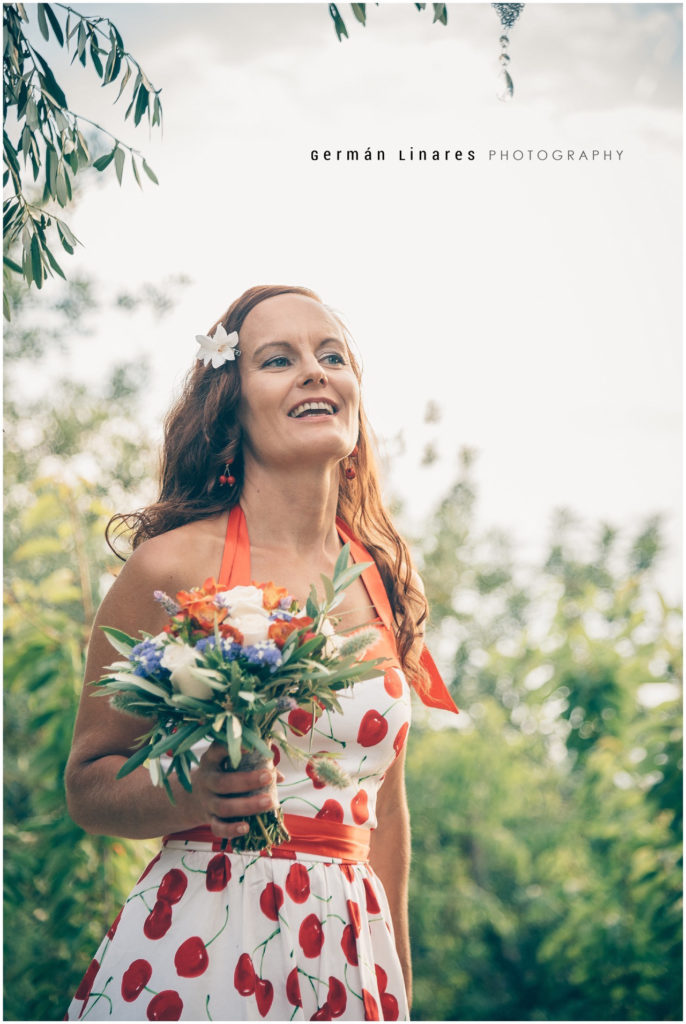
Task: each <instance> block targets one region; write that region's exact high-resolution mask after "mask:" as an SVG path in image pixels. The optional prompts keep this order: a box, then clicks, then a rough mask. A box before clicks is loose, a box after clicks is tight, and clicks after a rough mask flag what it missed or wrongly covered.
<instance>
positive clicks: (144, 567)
mask: <svg viewBox="0 0 686 1024" xmlns="http://www.w3.org/2000/svg"><path fill="white" fill-rule="evenodd" d="M225 531H226V516H225V515H224V516H213V517H211V518H208V519H199V520H195V521H194V522H192V523H185V524H184V525H183V526H178V527H176V528H175V529H173V530H168V531H167V532H166V533H160V534H158V536H156V537H150V538H149V539H148V540H145V541H143V542H142V543H141V544H139V545H138V547H137V548H136V549H135V550H134V551H133V553H132V554H131V555H130V556H129V558H128V559H127V561H126V563H125V565H124V567H123V568H122V570H121V572H120V574H119V579H121V580H127V582H129V583H134V581H135V582H136V583H139V584H140V583H142V582H144V581H154V584H155V589H157V590H168V591H169V592H170V593H173V592H174V591H175V590H180V589H187V588H189V587H192V586H200V585H201V584H202V583H203V582H204V580H205V579H207V577H208V576H215V577H216V576H218V575H219V569H220V566H221V557H222V550H223V545H224V535H225Z"/></svg>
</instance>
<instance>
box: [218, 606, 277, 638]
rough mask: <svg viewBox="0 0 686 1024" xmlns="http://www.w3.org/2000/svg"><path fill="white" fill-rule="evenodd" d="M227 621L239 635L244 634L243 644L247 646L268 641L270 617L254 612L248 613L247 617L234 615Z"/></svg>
mask: <svg viewBox="0 0 686 1024" xmlns="http://www.w3.org/2000/svg"><path fill="white" fill-rule="evenodd" d="M226 621H227V622H228V624H229V625H230V626H233V627H234V629H237V630H238V631H239V633H242V635H243V643H244V644H245V645H246V646H248V645H249V644H259V643H260V641H261V640H266V639H267V634H268V632H269V626H270V625H271V623H270V621H269V616H268V615H258V614H256V613H255V612H254V611H251V612H248V613H247V614H246V615H232V616H231V617H230V618H229V619H227V620H226Z"/></svg>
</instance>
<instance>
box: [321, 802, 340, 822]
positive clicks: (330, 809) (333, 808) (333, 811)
mask: <svg viewBox="0 0 686 1024" xmlns="http://www.w3.org/2000/svg"><path fill="white" fill-rule="evenodd" d="M343 817H344V812H343V808H342V807H341V805H340V804H339V802H338V800H325V801H324V806H323V807H322V808H321V809H320V810H318V811H317V813H316V814H315V818H323V819H324V820H325V821H336V822H338V823H339V824H340V822H342V821H343Z"/></svg>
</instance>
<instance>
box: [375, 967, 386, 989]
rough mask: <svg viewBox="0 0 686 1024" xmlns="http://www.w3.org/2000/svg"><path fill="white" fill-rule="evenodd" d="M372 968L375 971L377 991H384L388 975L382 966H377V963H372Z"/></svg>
mask: <svg viewBox="0 0 686 1024" xmlns="http://www.w3.org/2000/svg"><path fill="white" fill-rule="evenodd" d="M374 970H375V971H376V984H377V985H378V987H379V992H385V991H386V985H387V984H388V975H387V974H386V972H385V971H384V969H383V967H379V965H378V964H374Z"/></svg>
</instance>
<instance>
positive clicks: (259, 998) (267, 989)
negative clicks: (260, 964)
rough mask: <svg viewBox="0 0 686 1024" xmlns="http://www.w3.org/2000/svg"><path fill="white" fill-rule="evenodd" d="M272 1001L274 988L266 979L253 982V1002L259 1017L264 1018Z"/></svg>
mask: <svg viewBox="0 0 686 1024" xmlns="http://www.w3.org/2000/svg"><path fill="white" fill-rule="evenodd" d="M273 999H274V986H273V985H272V983H271V981H267V979H266V978H258V979H257V981H256V982H255V1001H256V1003H257V1009H258V1010H259V1011H260V1016H261V1017H266V1016H267V1014H268V1013H269V1007H270V1006H271V1005H272V1002H273Z"/></svg>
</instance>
